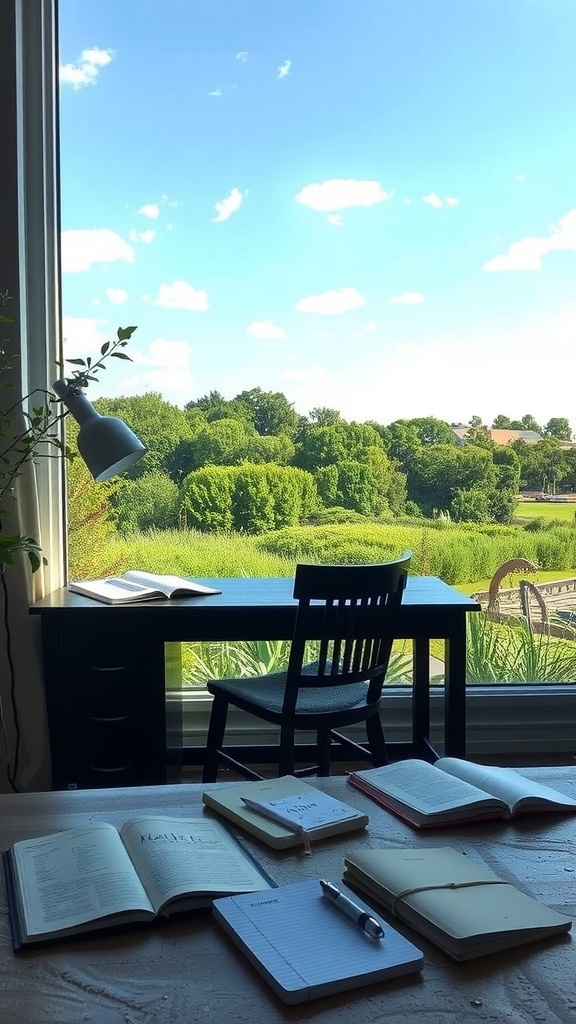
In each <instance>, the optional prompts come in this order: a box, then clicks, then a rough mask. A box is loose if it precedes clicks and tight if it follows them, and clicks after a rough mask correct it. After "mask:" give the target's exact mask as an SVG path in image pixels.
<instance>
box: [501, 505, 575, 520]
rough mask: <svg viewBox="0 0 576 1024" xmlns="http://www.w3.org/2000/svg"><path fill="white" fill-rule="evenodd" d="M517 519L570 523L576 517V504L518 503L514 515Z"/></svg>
mask: <svg viewBox="0 0 576 1024" xmlns="http://www.w3.org/2000/svg"><path fill="white" fill-rule="evenodd" d="M514 514H515V516H516V518H518V519H546V521H547V522H548V521H549V520H550V519H557V520H558V522H560V523H572V522H574V521H575V516H576V502H572V501H567V502H562V501H560V502H558V503H556V502H551V501H550V502H548V501H519V502H518V505H517V506H516V512H515V513H514Z"/></svg>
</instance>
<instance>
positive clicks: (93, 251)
mask: <svg viewBox="0 0 576 1024" xmlns="http://www.w3.org/2000/svg"><path fill="white" fill-rule="evenodd" d="M134 259H135V257H134V249H133V248H132V246H131V245H128V242H125V241H124V239H123V238H121V237H120V235H117V234H116V232H115V231H111V230H110V228H88V229H86V230H72V231H64V232H63V233H62V270H63V271H64V272H67V273H78V272H79V271H82V270H91V269H92V264H93V263H113V262H114V261H115V260H123V262H124V263H134Z"/></svg>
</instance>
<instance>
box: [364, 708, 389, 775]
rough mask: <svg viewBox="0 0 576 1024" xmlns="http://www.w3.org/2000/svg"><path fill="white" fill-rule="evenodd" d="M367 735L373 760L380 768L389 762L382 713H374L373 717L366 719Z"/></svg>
mask: <svg viewBox="0 0 576 1024" xmlns="http://www.w3.org/2000/svg"><path fill="white" fill-rule="evenodd" d="M366 736H367V739H368V747H369V749H370V754H371V756H372V761H373V762H374V764H375V765H376V767H377V768H379V767H380V766H381V765H383V764H388V763H389V758H388V751H387V750H386V739H385V737H384V730H383V728H382V722H381V721H380V715H373V716H372V718H368V719H366Z"/></svg>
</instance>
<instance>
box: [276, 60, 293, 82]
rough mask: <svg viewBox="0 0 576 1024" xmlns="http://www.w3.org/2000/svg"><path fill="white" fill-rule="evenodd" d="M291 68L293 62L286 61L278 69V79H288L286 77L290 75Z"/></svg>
mask: <svg viewBox="0 0 576 1024" xmlns="http://www.w3.org/2000/svg"><path fill="white" fill-rule="evenodd" d="M291 67H292V61H291V60H285V61H284V63H283V64H281V65H280V67H279V68H276V70H277V72H278V78H286V75H289V74H290V68H291Z"/></svg>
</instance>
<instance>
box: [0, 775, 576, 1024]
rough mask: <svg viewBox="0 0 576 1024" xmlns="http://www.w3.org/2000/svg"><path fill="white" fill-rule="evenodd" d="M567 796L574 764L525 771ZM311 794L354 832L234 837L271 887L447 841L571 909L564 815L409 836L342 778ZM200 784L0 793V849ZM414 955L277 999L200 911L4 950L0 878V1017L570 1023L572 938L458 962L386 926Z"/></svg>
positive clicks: (40, 1022) (183, 797)
mask: <svg viewBox="0 0 576 1024" xmlns="http://www.w3.org/2000/svg"><path fill="white" fill-rule="evenodd" d="M526 774H527V775H530V776H531V777H533V778H537V779H539V780H540V781H543V782H546V783H548V784H549V785H551V786H553V787H555V788H557V789H560V790H562V791H563V792H566V793H569V794H570V795H572V796H576V768H553V769H532V770H526ZM316 784H317V785H318V786H319V788H321V789H323V790H325V791H326V792H329V793H332V794H333V795H334V796H336V797H339V798H340V799H345V800H347V802H348V803H350V804H352V805H354V806H356V807H358V808H361V809H363V810H366V811H367V812H368V813H369V815H370V826H369V829H368V830H367V831H366V832H362V833H356V834H351V835H348V836H343V837H340V838H339V839H333V840H330V841H327V842H324V843H321V844H320V843H319V844H317V845H316V846H315V848H314V853H313V854H312V856H311V857H304V856H303V855H302V854H301V853H300V852H291V851H286V852H284V853H275V852H274V851H272V850H270V849H268V847H266V846H264V845H262V844H260V843H258V842H256V841H255V840H254V841H251V840H250V839H247V840H246V842H247V845H248V846H249V848H250V849H251V850H252V851H253V852H254V853H256V855H257V856H258V858H259V860H260V862H261V863H263V864H264V865H265V867H266V868H267V869H268V870H269V871H270V873H271V874H272V875H273V876H274V878H275V879H276V881H278V882H279V883H288V882H293V881H298V880H300V879H302V878H305V877H315V878H321V877H328V878H330V877H334V878H335V879H338V878H340V877H341V873H342V868H343V858H344V854H345V853H346V852H347V851H348V850H351V849H353V848H357V847H358V846H368V847H398V846H403V845H407V844H410V845H421V846H443V845H449V846H453V847H456V848H457V849H459V850H462V851H467V852H469V853H471V852H472V851H476V852H477V853H478V854H480V856H481V857H482V858H483V859H484V860H485V861H486V863H487V864H489V865H490V866H491V867H492V868H493V869H494V870H495V871H496V872H497V873H499V874H500V875H501V876H502V877H504V878H506V879H507V880H509V881H511V882H513V883H515V884H517V885H518V886H520V887H521V888H523V889H524V890H525V891H527V892H529V893H530V894H532V895H533V896H535V897H537V898H538V899H541V900H542V901H543V902H546V903H548V904H549V905H550V906H554V907H556V908H557V909H559V910H563V911H564V912H565V913H567V914H569V915H571V916H575V915H576V886H575V882H576V857H575V853H574V827H575V822H574V818H573V817H561V816H551V817H548V816H543V815H541V816H539V817H534V818H530V819H525V820H522V821H520V822H519V823H517V824H515V825H510V824H504V823H499V822H498V823H490V824H487V823H484V824H483V825H476V826H467V827H466V828H464V829H461V830H452V829H451V830H444V831H440V830H438V831H436V832H434V833H432V834H420V833H416V832H414V831H412V830H411V829H409V828H408V827H407V826H405V825H404V824H403V823H402V822H401V821H399V820H398V819H396V818H394V817H393V816H391V815H389V814H388V813H387V812H386V811H384V810H382V809H380V808H378V807H377V805H375V804H374V803H373V802H372V801H371V800H368V799H367V798H366V797H364V796H363V795H362V794H361V793H358V792H357V791H355V790H353V789H352V787H351V786H349V785H347V783H346V781H345V779H344V778H342V777H338V778H331V779H324V780H317V782H316ZM204 788H206V787H203V786H199V785H198V786H166V787H144V788H134V789H120V788H119V789H108V790H92V791H78V792H69V793H67V792H60V793H47V794H28V795H19V796H2V797H0V846H1V847H2V848H3V849H5V848H6V847H7V846H8V845H9V844H11V843H12V842H14V841H15V840H17V839H22V838H25V837H26V836H35V835H41V834H44V833H48V832H51V831H56V830H57V829H61V828H67V827H72V826H73V825H79V824H81V823H84V822H86V821H110V822H112V823H113V824H116V825H119V824H121V822H122V821H124V819H125V818H127V817H128V816H129V815H131V814H133V813H136V812H140V811H143V812H150V813H162V814H168V815H172V814H173V815H174V816H175V817H176V816H194V815H196V814H200V813H206V812H203V811H202V804H201V793H202V791H203V789H204ZM396 926H397V927H399V928H400V929H401V930H403V931H404V932H405V934H406V935H407V936H408V938H410V939H411V940H412V941H414V942H415V943H416V945H418V946H420V948H421V949H422V950H423V951H424V954H425V966H424V970H423V972H422V974H421V975H414V976H411V977H409V978H404V979H402V978H400V979H398V980H396V981H392V982H386V983H382V984H378V985H371V986H369V987H367V988H364V989H359V990H358V991H357V992H350V993H344V994H342V995H339V996H330V997H327V998H325V999H321V1000H318V1001H314V1002H311V1003H304V1004H302V1005H301V1006H296V1007H291V1008H290V1007H287V1006H285V1005H284V1004H283V1003H281V1002H280V1001H279V1000H278V999H277V998H276V996H275V995H274V994H273V993H272V991H271V990H270V989H269V988H268V986H267V985H266V984H265V983H264V982H263V981H262V980H261V979H260V978H259V976H258V975H257V974H256V973H255V972H254V970H253V969H252V968H251V967H250V965H249V964H248V962H247V961H246V960H245V959H244V957H243V956H242V955H241V954H240V953H239V951H238V950H237V949H236V947H235V946H233V945H232V943H231V942H230V941H229V940H228V938H227V937H226V936H225V935H224V934H223V933H222V932H221V931H220V929H219V927H218V925H217V924H216V923H215V922H214V921H213V920H212V918H211V916H210V914H209V913H207V914H200V915H196V916H190V917H185V918H181V919H180V920H179V921H172V922H168V923H166V924H165V925H161V926H159V927H155V928H143V929H136V928H135V929H133V930H130V931H128V932H123V933H121V934H120V933H118V934H114V933H110V934H108V935H105V936H100V937H97V936H89V937H85V938H83V939H76V940H73V941H71V940H68V941H66V942H64V943H60V944H53V945H50V946H46V947H44V948H43V949H40V950H35V951H29V952H27V953H24V954H19V955H18V956H15V955H14V954H13V953H12V946H11V940H10V931H9V924H8V918H7V913H6V898H5V891H4V888H3V886H0V963H1V964H2V968H1V973H0V1020H1V1021H2V1024H80V1022H91V1024H193V1022H198V1021H202V1022H205V1024H212V1022H213V1024H240V1022H241V1024H277V1022H282V1021H292V1022H304V1021H310V1020H313V1021H314V1022H315V1024H368V1022H369V1024H404V1022H406V1021H409V1020H410V1019H411V1018H412V1017H414V1018H415V1019H416V1020H417V1021H418V1024H484V1022H489V1021H490V1022H492V1021H497V1022H500V1021H502V1022H506V1024H535V1022H539V1024H540V1022H542V1024H573V1022H574V1020H576V945H575V941H574V938H572V937H570V935H569V936H564V937H562V938H561V939H558V940H553V941H546V942H538V943H532V944H530V945H527V946H524V947H519V948H517V949H515V950H510V951H508V952H505V953H499V954H497V955H493V956H489V957H484V958H481V959H479V960H476V961H471V962H469V963H467V964H455V963H453V962H452V961H451V960H449V958H448V957H446V956H445V955H444V954H443V953H442V952H441V951H440V950H438V949H437V948H436V947H434V946H432V945H431V944H430V943H428V942H426V941H425V940H424V939H421V938H420V937H419V936H417V935H416V933H414V932H412V931H411V930H410V929H408V928H404V927H403V926H402V925H396Z"/></svg>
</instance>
